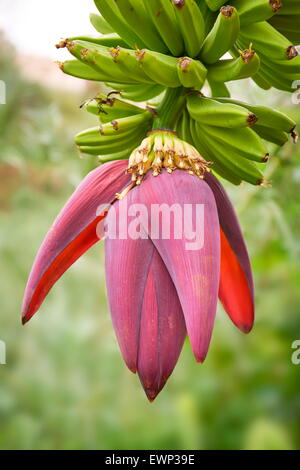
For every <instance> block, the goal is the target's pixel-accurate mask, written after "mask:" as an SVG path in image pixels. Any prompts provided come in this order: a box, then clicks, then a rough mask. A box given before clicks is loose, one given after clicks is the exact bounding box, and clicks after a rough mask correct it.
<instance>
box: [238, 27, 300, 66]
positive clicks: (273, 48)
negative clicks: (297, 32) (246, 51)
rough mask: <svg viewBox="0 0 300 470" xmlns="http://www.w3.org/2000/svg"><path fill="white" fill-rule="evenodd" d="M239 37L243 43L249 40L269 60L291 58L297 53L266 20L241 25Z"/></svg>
mask: <svg viewBox="0 0 300 470" xmlns="http://www.w3.org/2000/svg"><path fill="white" fill-rule="evenodd" d="M239 38H240V39H241V40H242V41H243V43H244V44H245V43H247V44H248V43H249V40H250V41H251V42H252V43H253V44H254V47H255V49H256V50H257V51H258V53H259V52H262V53H263V54H264V55H265V56H267V57H268V58H269V59H270V60H273V59H276V60H291V59H293V58H294V57H296V56H297V55H298V53H297V51H296V49H295V47H293V45H292V44H291V43H290V41H289V40H288V39H287V38H286V37H284V36H283V35H282V34H280V33H279V32H278V31H276V29H275V28H273V26H271V25H270V24H269V23H268V22H267V21H261V22H260V23H253V24H250V25H245V26H243V28H242V29H241V32H240V36H239Z"/></svg>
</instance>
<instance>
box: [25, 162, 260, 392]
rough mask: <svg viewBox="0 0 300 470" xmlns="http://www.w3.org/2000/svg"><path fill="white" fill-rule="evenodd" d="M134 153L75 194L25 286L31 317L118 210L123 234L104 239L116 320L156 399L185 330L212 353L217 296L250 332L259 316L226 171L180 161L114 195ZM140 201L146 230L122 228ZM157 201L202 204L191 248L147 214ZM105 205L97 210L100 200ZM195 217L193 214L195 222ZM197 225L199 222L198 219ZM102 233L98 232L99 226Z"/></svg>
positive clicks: (198, 352) (132, 364) (197, 346)
mask: <svg viewBox="0 0 300 470" xmlns="http://www.w3.org/2000/svg"><path fill="white" fill-rule="evenodd" d="M127 164H128V161H118V162H113V163H108V164H106V165H103V166H101V167H99V168H97V169H96V170H94V171H93V172H91V173H90V174H89V175H88V176H87V177H86V178H85V179H84V181H83V182H82V183H81V184H80V186H79V187H78V189H77V190H76V191H75V193H74V194H73V196H72V197H71V198H70V200H69V201H68V203H67V204H66V206H65V207H64V209H63V210H62V212H61V213H60V215H59V216H58V218H57V219H56V221H55V222H54V225H53V227H52V228H51V230H50V231H49V233H48V235H47V236H46V238H45V241H44V242H43V244H42V246H41V248H40V250H39V252H38V254H37V257H36V260H35V262H34V265H33V268H32V272H31V275H30V277H29V281H28V284H27V287H26V292H25V297H24V304H23V315H22V318H23V323H26V322H27V321H28V320H29V319H30V318H31V317H32V316H33V315H34V313H35V312H36V311H37V310H38V308H39V307H40V305H41V303H42V301H43V299H44V298H45V296H46V295H47V293H48V292H49V290H50V289H51V287H52V286H53V284H54V283H55V282H56V281H57V280H58V279H59V277H60V276H61V275H62V274H63V273H64V272H65V271H66V270H67V269H68V268H69V267H70V266H71V265H72V264H73V263H74V262H75V261H76V260H77V259H78V258H79V257H80V256H81V255H82V254H83V253H84V252H85V251H87V250H88V248H90V247H91V246H92V245H93V244H95V243H96V242H97V241H98V240H99V237H98V235H97V233H96V229H97V225H98V224H99V222H100V221H101V220H103V219H104V218H105V215H106V211H105V208H106V207H107V208H108V207H109V206H110V204H112V203H113V204H114V205H113V208H114V211H112V210H111V211H109V212H108V216H107V218H106V219H105V220H106V222H107V225H109V224H110V221H111V219H112V218H113V216H116V215H117V216H118V220H119V226H118V227H117V233H116V235H117V236H116V237H109V236H108V237H107V238H106V240H105V255H106V261H105V263H106V279H107V292H108V298H109V304H110V310H111V314H112V320H113V325H114V328H115V331H116V335H117V339H118V342H119V345H120V349H121V352H122V355H123V357H124V360H125V362H126V364H127V366H128V367H129V369H130V370H132V371H133V372H136V371H137V372H138V374H139V377H140V380H141V382H142V384H143V387H144V389H145V392H146V394H147V396H148V398H149V399H150V400H153V399H154V398H155V396H156V395H157V394H158V393H159V391H160V390H161V389H162V388H163V386H164V384H165V383H166V381H167V379H168V377H169V376H170V374H171V373H172V371H173V369H174V367H175V365H176V363H177V360H178V357H179V354H180V351H181V348H182V345H183V342H184V339H185V337H186V332H187V334H188V337H189V339H190V342H191V346H192V349H193V352H194V355H195V357H196V359H197V361H200V362H202V361H203V360H204V359H205V357H206V354H207V350H208V347H209V343H210V339H211V334H212V329H213V325H214V320H215V314H216V307H217V299H218V295H219V298H220V299H221V301H222V303H223V305H224V308H225V310H226V311H227V313H228V315H229V316H230V318H231V319H232V321H233V322H234V323H235V324H236V325H237V326H238V327H239V328H240V329H241V330H242V331H244V332H248V331H250V329H251V328H252V325H253V318H254V302H253V281H252V275H251V268H250V262H249V257H248V254H247V249H246V246H245V243H244V240H243V237H242V233H241V230H240V227H239V224H238V221H237V218H236V215H235V213H234V210H233V207H232V205H231V203H230V201H229V199H228V197H227V195H226V193H225V191H224V189H223V187H222V186H221V184H220V183H219V182H218V180H217V179H216V178H215V177H214V176H213V175H212V174H210V173H208V172H207V173H205V178H204V180H202V179H200V178H198V177H196V176H192V175H189V174H188V173H187V172H185V171H183V170H176V171H174V172H173V173H172V174H171V175H169V174H168V173H167V172H166V171H165V170H163V171H162V173H161V174H160V175H159V176H157V177H154V176H152V175H151V174H150V173H148V174H147V175H146V177H145V179H144V181H143V182H142V184H141V185H140V186H136V187H134V188H133V189H132V190H131V191H130V192H129V193H128V194H127V196H126V197H125V198H124V199H122V200H120V201H119V200H116V198H115V194H116V193H117V192H121V191H122V190H123V189H124V188H125V187H126V186H128V184H130V176H129V175H127V174H126V172H125V170H126V168H127ZM132 204H142V205H143V207H145V208H147V209H148V211H146V213H147V214H148V215H147V216H145V214H142V215H141V216H140V217H139V224H140V227H141V230H142V231H143V233H144V236H143V237H142V238H141V237H140V238H137V239H132V238H130V237H125V238H123V237H121V236H119V233H118V230H120V229H121V228H122V225H123V224H124V225H126V226H127V223H128V221H129V219H130V217H129V215H128V212H127V211H126V210H123V209H124V206H125V205H127V206H128V207H130V206H131V205H132ZM153 204H157V205H161V204H166V205H167V206H168V207H170V206H172V205H174V204H178V205H180V206H181V207H183V206H184V205H199V204H201V205H203V207H204V224H203V231H204V233H203V236H204V238H203V240H204V244H203V246H201V247H200V248H199V249H197V250H189V249H187V242H189V241H190V240H187V239H186V238H185V235H184V234H183V236H182V237H181V238H178V237H176V236H175V235H174V231H173V230H171V232H170V236H169V237H168V238H165V237H162V236H159V237H153V236H152V235H153V230H152V229H153V227H152V226H151V224H152V220H151V218H150V217H149V214H150V213H151V207H152V205H153ZM99 206H101V207H102V209H101V213H100V215H99V214H98V215H97V210H98V207H99ZM193 224H194V223H193ZM194 228H195V226H194ZM98 234H99V232H98Z"/></svg>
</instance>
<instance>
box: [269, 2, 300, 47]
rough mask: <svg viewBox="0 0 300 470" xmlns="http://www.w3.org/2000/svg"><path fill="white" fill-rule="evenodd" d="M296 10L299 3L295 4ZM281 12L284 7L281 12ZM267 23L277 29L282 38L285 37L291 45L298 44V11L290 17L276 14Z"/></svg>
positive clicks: (299, 15) (299, 22) (299, 34)
mask: <svg viewBox="0 0 300 470" xmlns="http://www.w3.org/2000/svg"><path fill="white" fill-rule="evenodd" d="M285 3H286V0H285ZM284 5H285V4H284ZM297 8H299V3H298V4H297ZM283 10H284V7H283V9H282V11H283ZM284 13H285V12H284ZM269 23H270V24H271V25H272V26H273V27H274V28H275V29H277V30H278V31H279V32H280V33H281V34H282V35H283V36H285V37H286V38H287V39H288V40H289V41H291V43H292V44H299V43H300V29H299V24H300V11H297V13H295V12H294V13H291V14H290V15H288V14H286V15H285V16H284V15H281V14H278V15H276V16H273V17H272V18H271V19H270V20H269Z"/></svg>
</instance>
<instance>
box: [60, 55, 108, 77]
mask: <svg viewBox="0 0 300 470" xmlns="http://www.w3.org/2000/svg"><path fill="white" fill-rule="evenodd" d="M56 63H57V65H58V66H59V68H60V69H61V70H62V71H63V72H64V73H65V74H67V75H71V76H73V77H77V78H83V79H84V80H93V81H96V82H102V80H103V75H102V74H101V73H99V72H97V71H96V70H95V69H93V68H92V67H90V66H89V65H86V64H83V63H82V62H80V61H79V60H77V59H75V60H66V61H65V62H56Z"/></svg>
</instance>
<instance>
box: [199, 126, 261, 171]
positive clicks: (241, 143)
mask: <svg viewBox="0 0 300 470" xmlns="http://www.w3.org/2000/svg"><path fill="white" fill-rule="evenodd" d="M199 124H200V123H199ZM202 126H203V124H202V123H201V127H202ZM207 127H209V129H210V132H211V135H214V139H215V141H216V142H219V143H220V144H221V145H224V147H227V148H228V150H231V151H232V152H235V153H238V154H239V156H240V157H242V158H244V159H247V160H253V161H256V162H265V161H267V160H268V156H269V154H268V149H267V148H266V146H265V144H264V143H263V141H262V140H261V138H260V137H259V136H258V135H257V134H256V133H255V132H254V131H253V130H252V129H250V128H248V127H246V128H240V129H224V128H223V127H215V126H207Z"/></svg>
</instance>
